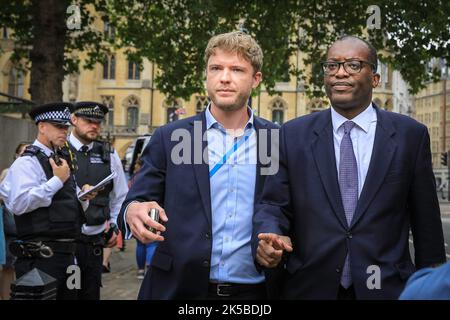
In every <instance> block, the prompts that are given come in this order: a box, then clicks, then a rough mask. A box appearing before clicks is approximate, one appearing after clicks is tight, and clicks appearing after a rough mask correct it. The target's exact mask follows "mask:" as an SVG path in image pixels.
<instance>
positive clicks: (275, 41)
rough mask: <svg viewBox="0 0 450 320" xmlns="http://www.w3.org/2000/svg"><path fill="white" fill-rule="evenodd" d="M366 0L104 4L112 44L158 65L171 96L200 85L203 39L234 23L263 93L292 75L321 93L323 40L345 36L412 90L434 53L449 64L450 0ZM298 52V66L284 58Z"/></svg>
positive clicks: (432, 76)
mask: <svg viewBox="0 0 450 320" xmlns="http://www.w3.org/2000/svg"><path fill="white" fill-rule="evenodd" d="M372 4H373V1H368V0H351V1H350V0H341V1H333V0H323V1H310V0H281V1H280V0H267V1H256V0H249V1H240V0H196V1H189V0H175V1H169V0H167V1H164V0H161V1H152V2H149V1H143V0H117V1H112V2H111V3H110V7H109V9H110V18H111V21H112V23H113V24H115V26H116V27H117V31H118V37H117V39H118V40H119V41H120V43H118V45H119V46H125V47H129V48H131V50H129V54H130V56H131V57H132V58H133V59H136V60H140V59H142V58H143V57H145V58H148V59H149V60H150V61H152V62H155V63H156V64H157V65H158V68H159V69H160V72H159V74H158V75H157V77H156V84H157V88H158V89H159V90H161V91H162V92H163V93H164V94H166V95H167V96H168V97H170V98H176V97H182V98H185V99H187V98H189V96H190V95H191V94H193V93H198V92H202V91H203V90H204V87H203V79H204V69H205V62H204V61H203V59H202V57H203V51H204V49H205V47H206V44H207V41H208V39H209V38H210V37H211V36H212V35H214V34H217V33H221V32H227V31H232V30H236V29H238V28H239V27H243V28H245V29H246V30H247V32H249V33H250V34H251V35H252V36H254V37H255V38H256V39H257V41H258V42H259V43H260V44H261V47H262V49H263V52H264V66H263V75H264V79H263V83H264V85H265V87H266V88H267V90H268V91H269V93H273V88H274V85H275V83H276V82H277V81H280V80H285V79H286V77H287V76H289V75H294V76H296V77H297V78H298V80H299V81H301V82H302V83H303V84H304V85H305V87H306V89H307V93H308V94H309V95H311V96H322V95H323V90H322V89H321V87H322V73H321V69H320V62H321V61H322V60H324V59H325V57H326V50H327V48H328V47H329V45H331V43H332V42H334V41H335V40H336V39H337V38H338V37H339V36H342V35H344V34H350V35H356V36H361V37H363V38H366V39H368V40H369V41H371V42H373V44H374V45H375V46H376V48H377V49H378V50H379V53H380V59H381V60H382V61H384V62H386V63H388V64H389V65H390V66H391V67H393V68H395V69H397V70H399V71H400V72H401V74H402V75H403V77H404V79H405V80H406V81H407V82H408V83H409V84H410V87H411V91H412V92H413V93H415V92H417V91H418V90H419V89H420V88H421V87H423V85H424V83H426V82H427V81H429V80H437V79H438V72H437V71H438V70H437V69H435V70H434V72H427V70H426V68H425V65H426V62H427V61H429V60H431V59H432V58H435V57H436V58H443V59H445V61H447V64H449V65H450V56H449V52H450V50H449V39H450V36H449V35H450V30H449V25H450V24H449V16H450V9H449V6H450V3H449V2H448V1H442V0H426V1H423V0H422V1H419V0H413V1H410V0H397V1H387V0H382V1H378V3H377V6H373V5H372ZM377 13H379V16H377ZM124 17H127V18H124ZM377 18H379V21H376V20H377ZM374 20H375V23H373V21H374ZM368 26H369V27H371V26H375V28H373V29H368V28H367V27H368ZM297 50H299V51H300V52H301V53H302V57H303V64H302V65H304V66H305V67H304V68H298V67H297V65H294V64H289V57H290V56H292V55H293V54H295V53H296V52H297ZM307 70H310V71H311V72H307Z"/></svg>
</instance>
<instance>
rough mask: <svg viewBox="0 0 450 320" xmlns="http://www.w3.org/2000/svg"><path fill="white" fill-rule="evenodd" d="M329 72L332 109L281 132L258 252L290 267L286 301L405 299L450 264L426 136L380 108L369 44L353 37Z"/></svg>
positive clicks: (341, 43)
mask: <svg viewBox="0 0 450 320" xmlns="http://www.w3.org/2000/svg"><path fill="white" fill-rule="evenodd" d="M322 65H323V72H324V82H325V89H326V93H327V96H328V98H329V99H330V102H331V108H330V109H328V110H324V111H322V112H317V113H314V114H311V115H307V116H304V117H300V118H298V119H295V120H292V121H290V122H288V123H286V124H284V125H283V126H282V129H281V133H280V137H281V142H280V170H279V171H278V173H277V174H276V175H274V176H269V177H268V178H267V181H266V184H265V188H264V193H263V197H262V201H261V203H260V205H259V207H258V208H257V210H256V214H255V218H254V234H253V253H254V255H255V258H256V261H257V262H258V264H259V265H260V266H263V267H266V268H274V267H276V266H284V267H285V268H286V271H287V274H286V279H285V283H284V289H283V290H282V291H283V297H284V298H288V299H397V298H398V297H399V295H400V293H401V292H402V290H403V288H404V286H405V283H406V281H407V279H408V277H409V276H410V275H411V274H412V273H413V272H414V270H415V269H416V268H423V267H427V266H433V265H437V264H440V263H442V262H445V251H444V241H443V233H442V223H441V219H440V211H439V204H438V199H437V195H436V186H435V180H434V175H433V171H432V167H431V153H430V142H429V135H428V131H427V128H426V127H425V126H424V125H423V124H420V123H418V122H416V121H415V120H413V119H411V118H409V117H406V116H403V115H399V114H395V113H392V112H387V111H384V110H382V109H380V108H379V107H378V106H376V105H375V104H374V103H373V102H372V91H373V89H374V88H375V87H376V86H377V85H378V83H379V81H380V75H379V74H377V72H376V70H377V54H376V50H375V49H374V47H373V46H372V45H371V44H370V43H368V42H366V41H364V40H362V39H359V38H357V37H353V36H345V37H343V38H341V39H339V40H337V41H336V42H335V43H334V44H333V45H332V46H331V47H330V48H329V50H328V55H327V60H326V61H324V62H323V64H322ZM299 139H300V141H299ZM410 230H411V231H412V236H413V239H414V248H415V264H413V262H412V259H411V256H410V253H409V231H410Z"/></svg>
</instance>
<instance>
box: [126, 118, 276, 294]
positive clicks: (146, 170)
mask: <svg viewBox="0 0 450 320" xmlns="http://www.w3.org/2000/svg"><path fill="white" fill-rule="evenodd" d="M194 121H201V123H202V131H201V134H203V133H204V132H205V130H206V118H205V113H204V112H203V113H201V114H199V115H197V116H194V117H191V118H187V119H183V120H178V121H175V122H173V123H170V124H168V125H165V126H163V127H161V128H159V129H157V130H156V131H155V133H154V135H153V137H152V139H151V140H150V142H149V144H148V146H147V147H146V148H145V150H144V152H143V155H142V158H141V159H142V161H143V166H142V169H141V170H140V171H139V173H138V174H137V176H136V179H135V181H134V184H133V185H132V187H131V189H130V191H129V193H128V195H127V198H126V200H125V202H124V203H123V205H122V209H121V213H120V215H119V218H118V221H119V223H122V222H123V212H124V209H125V208H126V206H127V205H128V203H129V202H131V201H134V200H137V201H141V202H142V201H156V202H158V203H159V204H160V205H161V206H162V207H163V208H164V210H165V211H166V213H167V216H168V218H169V221H168V223H167V224H166V228H167V230H166V232H165V233H164V234H163V235H164V237H165V241H163V242H160V243H159V244H158V247H157V249H156V251H155V254H154V256H153V259H152V263H151V269H150V272H148V273H147V275H146V277H145V279H144V281H143V284H142V286H141V290H140V294H139V299H202V298H206V297H207V293H208V284H209V272H210V259H211V249H212V238H213V237H214V235H212V227H211V195H210V184H209V166H208V163H204V162H202V164H178V165H177V164H174V163H173V162H172V161H171V152H172V150H173V148H174V146H175V145H177V144H179V143H180V142H179V141H171V134H172V132H173V131H174V130H176V129H185V130H187V131H185V132H186V133H187V132H189V133H190V136H191V137H194ZM254 126H255V129H256V131H257V134H258V136H257V137H258V139H259V135H260V131H259V129H267V130H268V133H269V134H268V135H267V136H265V137H267V138H268V139H270V133H271V132H270V130H269V129H274V128H278V127H277V126H276V125H274V124H273V123H271V122H269V121H266V120H263V119H261V118H258V117H254ZM200 137H201V136H200ZM192 140H193V139H192ZM192 140H189V141H188V142H189V143H191V144H192V146H191V147H192V152H191V156H190V157H191V160H193V158H194V148H198V147H201V151H202V150H206V148H207V141H203V142H202V140H198V141H196V142H193V141H192ZM269 152H270V151H269ZM191 163H192V162H191ZM261 167H262V165H261V163H260V162H259V161H258V164H257V168H256V170H257V175H256V177H257V178H256V184H255V203H257V202H258V201H259V200H260V196H261V194H262V188H263V184H264V180H265V176H262V175H260V169H261ZM121 227H122V229H123V225H122V226H121ZM251 227H252V226H249V228H251Z"/></svg>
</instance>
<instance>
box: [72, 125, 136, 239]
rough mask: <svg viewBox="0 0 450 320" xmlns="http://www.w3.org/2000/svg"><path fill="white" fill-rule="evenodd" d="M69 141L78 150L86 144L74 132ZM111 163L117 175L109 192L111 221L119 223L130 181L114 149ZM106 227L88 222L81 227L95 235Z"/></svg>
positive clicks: (89, 146)
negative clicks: (121, 208)
mask: <svg viewBox="0 0 450 320" xmlns="http://www.w3.org/2000/svg"><path fill="white" fill-rule="evenodd" d="M69 142H70V144H71V145H72V146H73V147H74V148H75V149H76V150H80V149H81V147H83V146H84V144H83V143H82V142H81V141H80V140H78V139H77V137H75V136H74V134H73V132H72V133H71V134H70V136H69ZM87 146H88V150H91V149H92V147H93V146H94V142H91V143H90V144H88V145H87ZM110 163H111V172H115V173H116V177H115V178H114V179H113V183H114V184H113V189H112V191H111V193H110V194H109V209H110V211H111V212H110V214H111V219H110V220H109V222H113V223H117V216H118V215H119V211H120V207H121V206H122V202H123V201H124V200H125V197H126V195H127V192H128V183H127V178H126V177H125V172H124V171H123V168H122V162H121V161H120V158H119V155H118V154H117V151H116V150H114V153H111V161H110ZM105 228H106V225H105V224H101V225H98V226H87V225H86V224H83V226H82V227H81V232H82V233H83V234H86V235H95V234H99V233H101V232H103V231H104V230H105Z"/></svg>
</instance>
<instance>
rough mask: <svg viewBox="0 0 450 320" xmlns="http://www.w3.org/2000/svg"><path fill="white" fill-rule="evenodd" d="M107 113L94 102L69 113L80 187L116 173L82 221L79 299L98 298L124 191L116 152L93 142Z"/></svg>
mask: <svg viewBox="0 0 450 320" xmlns="http://www.w3.org/2000/svg"><path fill="white" fill-rule="evenodd" d="M107 112H108V108H107V107H106V106H104V105H103V104H100V103H97V102H89V101H86V102H78V103H76V104H75V110H74V112H73V114H72V124H73V126H74V127H73V130H72V133H71V134H70V136H69V143H70V146H71V149H72V150H73V152H74V153H75V154H76V157H77V162H78V170H77V172H76V173H75V175H76V178H77V182H78V183H79V184H80V185H82V184H90V185H96V184H97V183H98V182H100V181H102V180H103V179H104V178H105V177H107V176H108V175H110V174H111V173H112V172H115V173H116V176H115V178H114V179H113V181H112V183H110V184H108V185H106V186H105V187H104V188H103V189H102V190H100V191H99V192H98V195H97V197H96V198H95V199H94V200H91V201H90V203H89V207H88V209H87V210H86V222H85V224H83V226H82V230H81V233H82V234H81V241H80V243H79V245H78V247H77V254H76V256H77V260H78V264H79V266H80V268H81V290H79V299H83V300H98V299H100V287H101V275H102V266H103V263H102V260H103V257H102V256H103V246H106V247H109V248H111V247H113V246H114V245H115V244H116V241H117V234H115V233H114V232H111V231H112V230H108V229H109V228H110V226H114V225H115V223H116V218H117V215H118V214H119V210H120V207H121V205H122V202H123V200H124V199H125V196H126V193H127V192H128V185H127V181H126V178H125V173H124V172H123V169H122V163H121V161H120V158H119V156H118V154H117V152H116V151H115V150H113V149H112V148H111V146H110V144H109V143H108V142H101V141H98V140H96V139H97V138H98V137H99V134H100V129H101V122H102V121H103V120H104V118H105V115H106V113H107ZM105 231H109V232H105ZM105 234H110V235H111V238H110V239H106V241H105Z"/></svg>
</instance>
